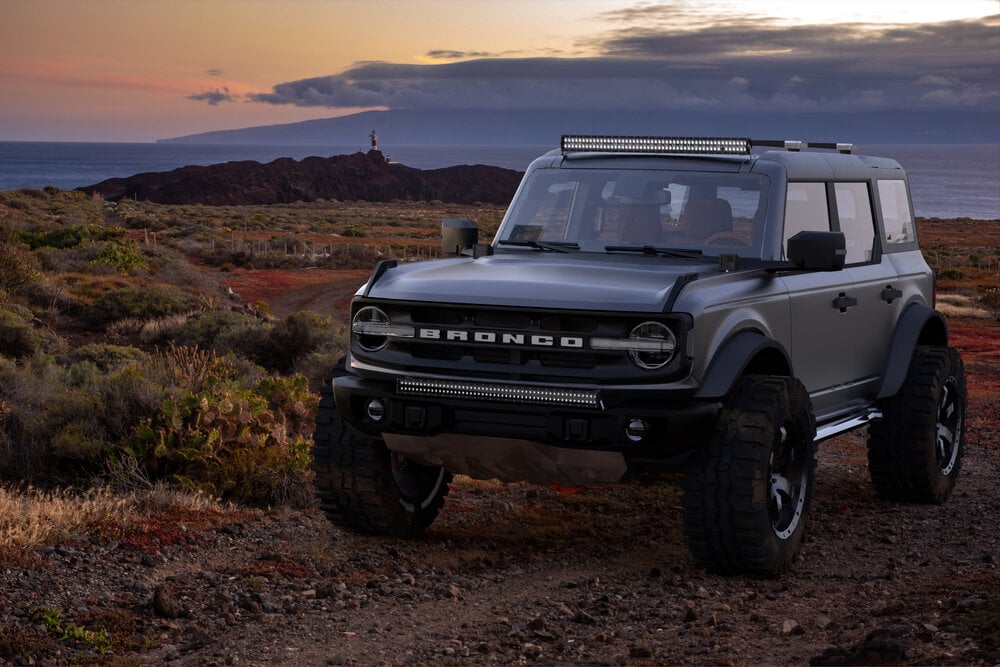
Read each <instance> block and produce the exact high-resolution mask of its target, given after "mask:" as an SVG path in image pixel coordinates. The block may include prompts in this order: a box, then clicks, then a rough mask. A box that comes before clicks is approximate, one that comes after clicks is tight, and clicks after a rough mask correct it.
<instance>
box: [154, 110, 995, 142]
mask: <svg viewBox="0 0 1000 667" xmlns="http://www.w3.org/2000/svg"><path fill="white" fill-rule="evenodd" d="M372 128H377V129H378V133H379V136H380V137H381V139H382V140H383V143H384V145H386V146H391V145H397V146H398V145H413V146H415V145H421V146H433V145H441V146H503V145H509V146H557V145H558V144H559V137H560V136H561V135H562V134H626V135H668V136H736V137H752V138H756V139H799V140H804V141H846V142H852V143H875V144H891V143H931V144H933V143H1000V123H998V122H997V115H996V114H995V113H989V112H968V111H955V112H940V111H937V112H924V111H908V112H899V111H874V112H857V113H849V114H845V113H823V112H816V113H809V114H801V113H793V112H786V113H769V114H763V113H735V112H699V113H693V112H691V113H689V112H664V111H579V110H569V111H560V110H544V111H537V110H513V111H489V110H475V109H472V110H413V109H392V110H388V111H364V112H361V113H356V114H351V115H348V116H338V117H334V118H322V119H313V120H306V121H300V122H297V123H283V124H277V125H258V126H254V127H246V128H238V129H231V130H215V131H212V132H202V133H198V134H190V135H185V136H180V137H172V138H166V139H160V140H158V141H157V143H217V144H241V143H242V144H292V145H297V144H314V145H337V144H340V145H351V144H355V143H357V141H358V140H359V138H362V137H367V136H368V134H369V132H370V131H371V130H372Z"/></svg>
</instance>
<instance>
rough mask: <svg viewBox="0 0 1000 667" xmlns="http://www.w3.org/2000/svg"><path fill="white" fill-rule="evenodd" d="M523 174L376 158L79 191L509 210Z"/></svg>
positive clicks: (241, 165)
mask: <svg viewBox="0 0 1000 667" xmlns="http://www.w3.org/2000/svg"><path fill="white" fill-rule="evenodd" d="M520 180H521V172H518V171H514V170H512V169H503V168H501V167H492V166H488V165H481V164H477V165H460V166H455V167H445V168H443V169H429V170H421V169H414V168H412V167H407V166H406V165H403V164H398V163H394V162H387V161H386V159H385V157H384V156H383V154H382V153H381V152H379V151H369V152H368V153H361V152H358V153H354V154H352V155H337V156H334V157H328V158H323V157H308V158H305V159H304V160H293V159H292V158H279V159H277V160H274V161H272V162H268V163H266V164H262V163H260V162H254V161H249V160H247V161H240V162H226V163H223V164H213V165H208V166H188V167H181V168H179V169H173V170H171V171H164V172H149V173H143V174H136V175H135V176H129V177H127V178H110V179H108V180H105V181H101V182H100V183H97V184H95V185H88V186H86V187H82V188H77V189H78V190H82V191H83V192H86V193H87V194H88V195H93V194H94V193H100V194H101V195H103V196H104V197H105V199H107V200H109V201H117V200H119V199H136V200H140V201H152V202H156V203H159V204H208V205H215V206H218V205H240V204H284V203H290V202H295V201H314V200H316V199H338V200H361V201H393V200H410V201H432V200H440V201H446V202H454V203H460V204H473V203H476V202H484V203H490V204H507V203H509V202H510V200H511V198H512V197H513V195H514V190H515V189H516V188H517V185H518V183H519V182H520Z"/></svg>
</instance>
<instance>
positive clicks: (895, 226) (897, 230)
mask: <svg viewBox="0 0 1000 667" xmlns="http://www.w3.org/2000/svg"><path fill="white" fill-rule="evenodd" d="M878 199H879V203H880V204H881V208H882V222H883V223H885V241H886V243H888V244H890V245H892V244H898V243H910V242H912V241H915V240H916V238H917V235H916V232H915V230H914V228H913V216H912V215H911V214H910V200H909V197H907V196H906V181H878Z"/></svg>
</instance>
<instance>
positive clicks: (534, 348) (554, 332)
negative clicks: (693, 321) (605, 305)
mask: <svg viewBox="0 0 1000 667" xmlns="http://www.w3.org/2000/svg"><path fill="white" fill-rule="evenodd" d="M372 303H378V307H379V308H380V309H382V310H383V311H385V313H386V314H387V316H388V318H389V321H391V322H392V323H393V324H394V325H400V326H404V327H413V330H414V332H415V333H414V335H413V336H412V337H405V338H404V337H397V338H392V339H390V341H389V343H388V344H387V345H386V346H385V348H384V349H381V350H379V351H377V352H372V353H366V352H365V351H364V350H354V354H355V355H357V356H358V357H362V358H364V357H367V358H369V359H370V360H371V361H372V362H374V363H377V364H379V365H384V366H390V367H394V368H397V369H400V370H404V371H406V372H414V373H416V372H427V373H433V374H439V375H440V374H446V375H452V376H455V375H460V376H465V377H470V378H471V379H474V380H475V379H497V380H506V381H519V380H527V381H533V380H537V381H542V382H547V381H560V380H572V381H577V382H579V381H586V382H590V383H595V382H596V383H601V382H607V381H622V380H629V381H640V382H641V381H648V382H652V381H662V380H663V378H664V375H666V374H678V373H679V372H681V371H683V370H686V364H687V359H685V358H683V355H678V358H677V361H676V363H671V364H670V366H669V367H667V368H664V369H662V372H658V373H656V374H653V373H650V372H649V371H646V370H644V369H641V368H637V367H636V365H635V364H633V363H632V362H631V361H629V358H628V355H627V353H625V352H622V351H620V350H595V349H592V348H591V347H590V345H589V341H590V339H591V338H611V339H620V338H627V337H628V336H629V334H630V332H631V331H632V329H633V328H634V327H635V326H636V325H637V324H639V323H641V322H645V321H648V320H650V319H658V320H662V321H664V322H666V323H668V324H669V325H670V326H671V328H672V329H673V330H674V332H675V334H676V335H677V337H678V340H679V341H680V340H681V339H682V338H683V337H684V336H685V334H686V332H687V330H688V329H689V328H690V325H689V324H688V322H689V318H686V316H683V315H669V316H655V315H650V314H638V315H637V314H635V313H606V312H600V313H596V312H581V311H551V310H550V311H532V310H529V309H519V308H504V307H490V306H486V307H476V306H465V305H450V304H436V305H427V304H411V303H406V302H384V301H379V302H372ZM362 305H364V304H358V305H356V306H355V308H356V309H357V308H358V307H361V306H362ZM679 348H680V349H684V347H683V345H679Z"/></svg>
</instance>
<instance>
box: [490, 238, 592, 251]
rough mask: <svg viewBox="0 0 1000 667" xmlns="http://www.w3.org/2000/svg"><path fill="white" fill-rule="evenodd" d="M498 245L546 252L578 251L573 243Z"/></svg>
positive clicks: (508, 243) (541, 242) (513, 243)
mask: <svg viewBox="0 0 1000 667" xmlns="http://www.w3.org/2000/svg"><path fill="white" fill-rule="evenodd" d="M497 243H498V244H500V245H514V246H522V247H525V248H534V249H536V250H546V251H548V252H574V251H576V250H579V249H580V244H579V243H574V242H573V241H510V240H506V241H497Z"/></svg>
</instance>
